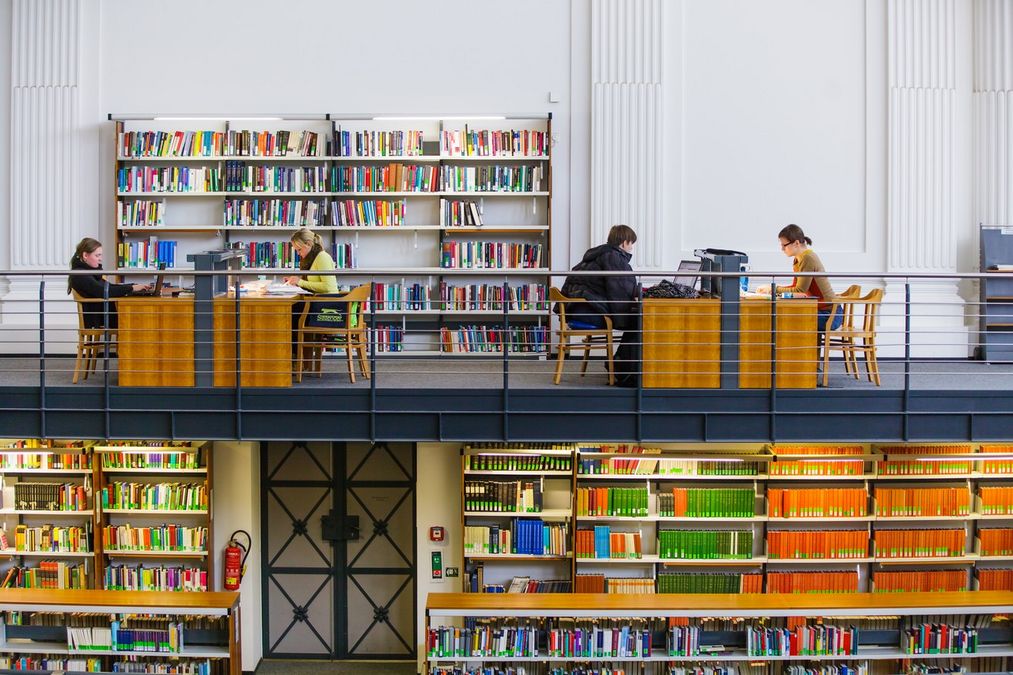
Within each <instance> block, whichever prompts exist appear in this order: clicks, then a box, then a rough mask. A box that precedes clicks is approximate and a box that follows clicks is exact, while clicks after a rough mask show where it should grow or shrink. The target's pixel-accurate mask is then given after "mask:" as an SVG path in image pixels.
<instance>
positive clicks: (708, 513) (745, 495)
mask: <svg viewBox="0 0 1013 675" xmlns="http://www.w3.org/2000/svg"><path fill="white" fill-rule="evenodd" d="M662 496H666V495H665V493H663V492H659V493H658V515H660V516H667V517H676V518H682V517H686V518H721V517H731V518H751V517H753V516H754V515H755V514H756V493H755V492H753V490H752V488H682V487H676V488H672V494H671V497H672V499H671V505H669V501H668V499H667V496H666V498H665V499H662Z"/></svg>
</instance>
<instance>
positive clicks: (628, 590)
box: [576, 574, 654, 595]
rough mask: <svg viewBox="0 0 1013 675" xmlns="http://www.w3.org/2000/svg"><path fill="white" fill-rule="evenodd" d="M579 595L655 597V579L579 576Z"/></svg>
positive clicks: (598, 575) (602, 575)
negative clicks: (617, 594) (615, 594)
mask: <svg viewBox="0 0 1013 675" xmlns="http://www.w3.org/2000/svg"><path fill="white" fill-rule="evenodd" d="M576 579H577V582H576V592H577V593H621V594H632V595H654V579H631V578H628V577H608V578H606V576H605V575H604V574H578V575H577V577H576Z"/></svg>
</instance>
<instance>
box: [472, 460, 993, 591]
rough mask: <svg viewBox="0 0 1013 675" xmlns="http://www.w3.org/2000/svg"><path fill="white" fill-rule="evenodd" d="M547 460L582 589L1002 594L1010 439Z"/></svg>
mask: <svg viewBox="0 0 1013 675" xmlns="http://www.w3.org/2000/svg"><path fill="white" fill-rule="evenodd" d="M509 450H510V452H514V453H521V454H523V453H525V452H529V450H527V449H525V448H524V447H522V446H511V447H510V448H509ZM493 451H494V450H490V449H484V450H483V452H493ZM504 451H506V448H505V449H504ZM465 452H466V453H467V452H468V451H467V450H466V451H465ZM555 452H573V457H574V467H575V468H574V472H573V482H572V483H571V484H570V485H569V489H570V490H571V491H572V494H573V505H572V509H573V518H572V524H573V527H572V531H573V543H572V546H571V550H572V551H573V555H574V557H573V569H574V576H573V579H572V580H573V582H574V590H576V591H578V592H579V591H582V590H583V591H587V592H604V591H606V590H607V589H609V588H613V589H624V588H628V587H631V586H635V587H636V588H637V589H638V592H647V593H655V592H657V593H662V592H671V591H672V590H673V589H682V590H683V591H686V592H691V591H694V590H696V591H698V592H719V591H723V592H761V591H767V592H799V591H824V592H827V591H833V590H838V591H845V590H848V591H877V590H879V591H909V592H914V591H923V590H925V591H928V590H954V591H957V590H978V589H985V590H1013V514H1011V505H1013V489H1011V488H1013V446H1006V445H1000V444H911V445H875V444H872V445H869V444H863V445H833V444H818V445H816V444H810V445H773V446H770V445H768V446H758V445H757V446H750V447H749V448H747V449H721V448H720V447H719V446H711V447H707V448H698V449H680V448H669V449H662V448H660V447H658V448H640V447H637V446H614V445H613V446H608V445H605V446H599V445H587V444H578V445H575V446H572V447H571V448H569V449H560V450H555ZM990 457H992V459H989V458H990ZM468 467H469V465H468V464H467V463H466V464H465V470H466V472H465V474H464V480H465V482H467V481H468V479H469V478H475V479H478V478H482V477H488V478H489V479H492V480H495V479H497V477H498V476H499V475H500V473H499V472H498V471H497V467H487V470H486V471H484V472H480V471H477V470H475V469H474V468H472V469H471V472H470V473H468ZM509 474H510V471H505V472H504V473H503V474H502V475H504V476H505V477H506V478H510V477H511V476H510V475H509ZM564 474H565V472H556V473H555V476H554V477H555V478H556V479H558V480H559V483H558V484H557V487H556V488H555V489H557V490H562V489H564V486H565V480H566V476H565V475H564ZM537 475H539V474H538V472H537V471H528V472H527V474H526V475H525V474H521V475H518V476H516V477H514V480H525V479H529V478H533V477H536V476H537ZM464 513H465V521H466V522H465V524H469V523H470V522H472V521H471V520H470V519H471V518H473V517H475V516H477V515H478V514H477V512H476V511H475V510H474V509H466V510H464ZM554 515H558V514H554ZM469 581H470V579H469Z"/></svg>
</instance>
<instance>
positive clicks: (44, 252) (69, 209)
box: [2, 0, 115, 324]
mask: <svg viewBox="0 0 1013 675" xmlns="http://www.w3.org/2000/svg"><path fill="white" fill-rule="evenodd" d="M81 28H82V15H81V0H14V3H13V13H12V20H11V43H10V44H11V130H10V153H11V154H10V156H11V171H10V175H9V176H7V181H8V184H9V186H10V223H11V226H10V232H9V241H8V246H9V251H10V265H11V269H12V270H24V271H31V270H41V269H54V268H57V269H59V268H66V267H67V261H68V260H69V259H70V255H71V253H72V250H71V249H72V247H73V245H74V244H75V243H76V240H77V236H76V235H77V232H78V231H79V224H80V221H81V217H82V213H81V210H82V209H81V192H80V184H81V176H80V164H79V154H78V153H79V148H80V144H81V143H80V141H81V137H80V99H81V88H80V79H81V54H82V44H81V43H82V38H81V33H82V30H81ZM114 257H115V256H114ZM46 295H47V297H53V298H66V278H65V277H62V276H61V277H59V278H54V279H50V280H48V281H47V286H46ZM38 297H39V283H38V278H37V277H36V278H31V279H29V278H18V277H15V278H12V279H11V280H10V285H9V290H8V292H7V293H6V294H5V295H4V298H3V306H2V312H3V321H4V323H30V324H34V323H36V319H35V313H36V311H37V309H38V305H37V303H36V302H35V301H37V300H38ZM47 309H48V308H47ZM61 311H64V310H63V309H61ZM60 318H63V317H53V321H54V322H55V323H66V321H60V320H59V319H60ZM69 318H70V319H72V317H69Z"/></svg>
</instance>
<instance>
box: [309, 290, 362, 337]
mask: <svg viewBox="0 0 1013 675" xmlns="http://www.w3.org/2000/svg"><path fill="white" fill-rule="evenodd" d="M344 295H345V294H344V293H328V294H325V295H315V296H313V297H314V300H311V301H310V302H309V306H310V307H309V311H308V312H307V313H306V323H305V326H306V328H327V329H332V330H339V329H341V328H345V324H346V323H347V321H348V314H349V312H351V313H352V314H353V315H354V314H355V311H356V310H357V307H349V305H358V304H359V303H357V302H352V303H349V302H340V301H336V300H330V301H326V300H325V301H319V300H316V298H335V299H337V298H341V297H344ZM354 324H355V322H354V320H353V325H352V328H355V325H354Z"/></svg>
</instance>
